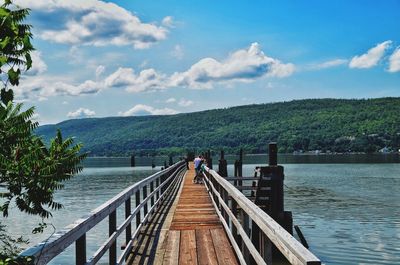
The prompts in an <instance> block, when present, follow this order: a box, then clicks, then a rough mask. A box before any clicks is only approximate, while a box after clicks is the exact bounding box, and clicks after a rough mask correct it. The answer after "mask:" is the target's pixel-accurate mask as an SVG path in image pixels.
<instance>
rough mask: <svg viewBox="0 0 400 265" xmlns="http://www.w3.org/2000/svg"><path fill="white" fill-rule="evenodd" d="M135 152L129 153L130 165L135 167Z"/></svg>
mask: <svg viewBox="0 0 400 265" xmlns="http://www.w3.org/2000/svg"><path fill="white" fill-rule="evenodd" d="M135 164H136V163H135V154H133V155H131V167H135Z"/></svg>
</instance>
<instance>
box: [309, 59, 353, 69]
mask: <svg viewBox="0 0 400 265" xmlns="http://www.w3.org/2000/svg"><path fill="white" fill-rule="evenodd" d="M347 62H348V60H347V59H334V60H330V61H326V62H323V63H320V64H317V65H314V66H312V67H311V68H312V69H326V68H331V67H336V66H339V65H343V64H346V63H347Z"/></svg>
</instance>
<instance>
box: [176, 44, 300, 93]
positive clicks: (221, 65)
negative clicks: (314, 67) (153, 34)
mask: <svg viewBox="0 0 400 265" xmlns="http://www.w3.org/2000/svg"><path fill="white" fill-rule="evenodd" d="M294 71H295V66H294V65H293V64H291V63H288V64H283V63H281V62H280V61H279V60H277V59H273V58H271V57H268V56H266V55H265V54H264V52H263V51H261V49H260V45H259V44H258V43H252V44H251V45H250V47H249V48H248V49H242V50H238V51H236V52H234V53H232V54H231V55H230V56H229V57H228V58H227V59H226V60H224V61H222V62H220V61H217V60H215V59H213V58H204V59H201V60H200V61H198V62H197V63H195V64H194V65H192V66H191V67H190V69H189V70H187V71H186V72H180V73H174V74H173V75H172V76H171V84H170V85H171V86H187V87H190V88H200V89H201V88H212V87H213V83H215V82H228V81H242V82H249V81H253V80H255V79H257V78H260V77H263V76H268V77H286V76H289V75H291V74H293V72H294Z"/></svg>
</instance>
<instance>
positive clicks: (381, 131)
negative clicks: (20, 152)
mask: <svg viewBox="0 0 400 265" xmlns="http://www.w3.org/2000/svg"><path fill="white" fill-rule="evenodd" d="M399 113H400V98H380V99H367V100H364V99H363V100H355V99H354V100H345V99H308V100H295V101H290V102H282V103H270V104H260V105H248V106H240V107H233V108H226V109H217V110H208V111H202V112H194V113H185V114H178V115H171V116H140V117H110V118H91V119H79V120H69V121H64V122H62V123H59V124H57V125H45V126H42V127H39V128H38V129H37V130H36V133H37V134H38V135H43V136H44V138H45V139H48V137H49V135H51V134H53V133H54V131H55V130H56V128H60V129H62V130H63V132H64V133H65V134H66V135H73V136H75V137H76V138H77V139H78V140H79V141H82V142H83V143H85V147H84V148H85V150H86V151H90V152H91V155H97V156H104V155H105V156H123V155H130V154H132V152H135V153H136V154H137V155H154V154H156V153H158V154H169V153H171V154H185V153H186V151H188V150H196V151H199V150H204V149H207V148H212V149H214V150H219V149H220V148H223V149H224V150H225V151H226V152H227V153H236V152H238V150H239V149H240V148H244V150H245V151H246V152H248V153H263V152H264V153H265V152H266V151H267V144H268V142H270V141H276V142H278V146H279V151H280V152H293V151H295V150H305V151H307V150H322V151H328V150H330V151H332V152H348V151H353V152H376V151H377V150H379V149H380V148H383V147H385V146H387V147H392V148H393V149H396V150H397V149H398V148H399V146H400V134H399V133H400V115H399Z"/></svg>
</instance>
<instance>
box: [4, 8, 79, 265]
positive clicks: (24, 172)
mask: <svg viewBox="0 0 400 265" xmlns="http://www.w3.org/2000/svg"><path fill="white" fill-rule="evenodd" d="M28 14H29V10H28V9H22V8H19V7H17V6H14V5H13V4H12V3H11V1H9V0H8V1H5V2H4V4H3V5H2V6H0V77H1V81H2V83H3V87H2V88H1V101H0V184H1V185H2V189H1V190H0V191H1V192H0V197H1V200H0V202H1V205H0V211H1V212H2V213H3V216H5V217H6V216H7V215H8V214H9V208H10V205H11V204H13V203H15V205H16V206H17V208H18V209H19V210H20V211H22V212H26V213H28V214H32V215H39V216H41V217H42V218H47V217H49V216H51V211H53V210H58V209H60V208H62V204H60V203H59V202H56V201H54V193H55V191H57V190H59V189H62V188H63V182H64V181H66V180H68V179H70V178H71V177H72V176H73V175H74V174H77V173H78V172H79V171H81V170H82V167H81V166H80V164H81V162H82V160H83V159H84V158H85V157H86V154H85V153H80V149H81V147H82V145H81V144H74V141H73V139H72V138H67V139H63V137H62V135H61V132H60V131H57V133H56V137H55V138H54V139H52V140H51V141H50V145H49V146H48V147H47V146H46V145H45V144H44V143H43V141H42V139H41V138H39V137H37V136H36V135H35V134H34V133H33V130H35V129H36V128H37V127H38V123H37V122H35V121H33V120H32V117H33V115H34V108H33V107H31V108H28V109H27V110H23V105H22V104H20V103H19V104H17V103H14V102H13V90H12V89H11V88H8V86H9V85H10V86H18V85H19V81H20V75H21V70H22V71H26V70H29V69H30V68H31V67H32V59H31V55H30V52H31V51H33V46H32V45H31V38H32V34H31V32H30V30H31V26H30V25H26V24H23V23H22V22H23V20H24V19H25V17H26V16H27V15H28ZM46 226H47V224H46V223H41V224H39V227H38V228H36V229H34V232H35V233H37V232H42V231H43V229H44V228H45V227H46ZM20 243H22V242H21V241H20V240H18V239H16V240H14V239H13V238H11V237H10V236H9V235H8V234H7V232H6V231H5V229H4V227H3V226H1V224H0V264H30V263H31V261H32V260H29V258H26V259H25V258H24V259H21V258H15V257H14V256H15V255H16V253H18V250H19V249H18V245H19V244H20Z"/></svg>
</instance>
